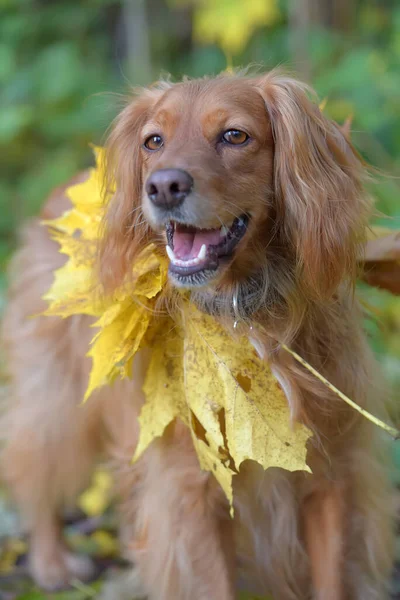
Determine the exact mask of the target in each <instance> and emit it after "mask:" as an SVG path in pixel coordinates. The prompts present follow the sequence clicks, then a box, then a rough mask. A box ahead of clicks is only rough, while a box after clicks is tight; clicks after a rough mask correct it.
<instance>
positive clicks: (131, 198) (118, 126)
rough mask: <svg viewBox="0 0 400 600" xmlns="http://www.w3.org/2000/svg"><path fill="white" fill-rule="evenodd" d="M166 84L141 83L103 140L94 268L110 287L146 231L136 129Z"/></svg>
mask: <svg viewBox="0 0 400 600" xmlns="http://www.w3.org/2000/svg"><path fill="white" fill-rule="evenodd" d="M168 87H170V84H168V83H162V84H159V85H156V86H154V87H152V88H148V89H143V90H141V91H140V92H139V93H136V94H135V96H134V97H131V98H129V99H128V101H127V105H126V107H125V108H124V109H123V110H122V112H121V113H120V114H119V115H118V116H117V118H116V119H115V121H114V123H113V125H112V128H111V132H110V135H109V137H108V140H107V144H106V159H105V170H106V173H105V182H104V194H105V195H106V196H111V199H110V200H109V203H108V206H107V210H106V213H105V217H104V222H103V232H102V237H101V239H100V242H99V253H98V254H99V274H100V281H101V283H102V286H103V288H104V289H105V290H106V291H108V292H110V291H112V290H113V289H114V288H116V287H117V286H118V285H120V284H121V283H122V281H123V280H124V279H125V277H126V275H127V273H128V272H129V269H130V268H131V267H132V264H133V262H134V259H135V256H137V254H138V252H140V250H141V249H142V247H143V245H144V244H145V243H146V240H147V239H148V236H149V228H148V226H147V224H146V223H145V221H144V219H143V215H142V211H141V200H142V187H143V181H142V179H143V168H142V167H143V165H142V152H141V145H142V140H141V138H140V136H141V131H142V128H143V126H144V124H145V123H146V121H147V120H148V118H149V114H150V111H151V110H152V109H153V108H154V106H155V104H156V103H157V102H158V101H159V100H160V99H161V97H162V96H163V94H164V93H165V90H166V89H167V88H168Z"/></svg>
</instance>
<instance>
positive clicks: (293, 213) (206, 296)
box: [1, 71, 395, 600]
mask: <svg viewBox="0 0 400 600" xmlns="http://www.w3.org/2000/svg"><path fill="white" fill-rule="evenodd" d="M106 147H107V160H106V163H107V173H108V175H107V181H106V183H105V187H106V188H107V186H108V188H109V187H110V185H111V184H110V182H113V185H114V186H115V189H114V192H113V195H112V198H111V199H110V201H109V203H108V205H107V209H106V214H105V217H104V227H103V234H102V237H101V239H100V240H99V247H98V256H99V268H98V273H99V278H100V281H101V284H102V286H103V288H104V291H105V293H112V291H113V290H115V289H116V287H118V286H119V285H120V284H121V283H122V282H123V281H125V279H126V277H127V275H128V273H129V272H130V270H131V268H132V265H133V264H134V263H135V260H136V258H137V256H138V254H139V253H140V252H141V250H142V249H143V248H144V246H145V245H146V244H148V243H149V242H154V243H155V244H156V245H157V246H158V247H159V248H160V252H163V253H165V252H167V253H168V257H169V274H168V277H169V289H170V290H171V298H172V297H173V290H174V288H184V289H187V290H189V292H190V298H191V301H192V302H194V303H195V304H196V306H197V307H199V308H200V309H201V310H202V311H204V312H206V313H208V314H211V315H213V316H214V317H215V318H216V319H217V320H220V321H221V322H222V323H226V322H227V321H230V322H231V321H233V320H234V319H238V318H239V319H241V320H242V321H243V322H245V323H247V324H249V325H250V326H251V325H252V324H253V325H256V326H261V327H262V328H263V330H264V331H266V332H267V334H268V335H266V336H265V340H264V342H263V347H262V348H261V350H260V349H258V350H260V351H261V353H262V355H263V356H264V357H265V360H266V361H267V362H268V363H269V365H270V366H271V369H272V370H273V372H274V374H275V376H276V378H277V379H278V381H279V383H280V385H281V387H282V388H283V390H284V392H285V394H286V397H287V402H288V406H289V408H290V415H291V419H292V421H293V423H295V422H300V423H303V424H304V425H306V426H307V427H308V428H309V429H310V430H311V432H312V439H311V443H310V444H309V447H308V459H307V460H308V464H309V466H310V468H311V470H312V474H308V473H306V472H295V473H289V472H286V471H284V470H282V469H278V468H271V469H268V470H267V471H263V469H262V468H261V467H260V466H259V465H257V464H255V463H251V462H247V463H244V464H243V465H242V468H241V469H240V473H239V474H238V475H237V476H235V484H234V485H235V500H234V502H235V518H234V519H233V520H232V519H231V518H230V516H229V507H228V503H227V501H226V498H225V496H224V494H223V493H222V490H221V489H220V487H219V485H218V484H217V483H216V481H215V479H214V478H213V476H212V475H211V474H210V473H206V472H203V471H201V469H200V467H199V464H198V460H197V456H196V453H195V451H194V449H193V445H192V440H191V437H190V433H189V432H188V430H187V429H186V427H185V426H183V425H182V424H180V423H179V422H177V423H175V424H174V425H173V426H171V427H169V428H168V429H167V431H166V432H165V434H164V436H163V437H162V438H159V439H157V440H155V441H154V442H153V443H152V445H151V446H150V447H149V448H148V450H147V451H146V452H145V453H144V455H143V456H142V457H141V458H140V459H139V461H138V462H137V463H136V464H135V465H132V464H131V458H132V456H133V454H134V451H135V446H136V443H137V439H138V433H139V424H138V415H139V412H140V408H141V406H142V404H143V402H144V398H143V392H142V385H143V376H144V375H143V374H144V372H145V365H146V361H147V360H148V358H147V357H146V356H145V355H144V353H142V354H140V355H139V356H138V358H137V360H136V361H135V362H134V364H133V373H132V380H122V381H117V382H116V383H115V385H114V386H113V388H112V389H110V388H107V387H104V388H101V389H100V390H98V391H97V392H95V394H94V397H93V398H92V399H91V400H90V401H89V402H87V403H86V404H85V405H84V406H79V404H80V401H81V399H82V397H83V395H84V392H85V388H86V385H87V381H88V374H89V371H90V360H89V358H87V356H86V353H87V350H88V346H89V342H90V339H91V337H92V332H93V329H92V330H91V329H90V325H92V319H91V318H90V317H87V316H83V315H82V316H73V317H69V318H67V319H61V318H58V317H48V316H38V317H36V318H29V317H30V316H31V315H32V314H36V315H37V314H40V313H41V311H43V310H45V308H46V303H45V302H44V301H43V300H42V297H43V295H44V294H45V292H46V291H47V290H48V289H49V287H50V285H51V283H52V280H53V274H54V271H55V270H56V269H58V268H59V267H60V266H61V265H62V264H63V263H64V262H65V257H63V256H62V255H61V254H60V253H59V249H58V246H57V244H56V243H55V242H54V241H52V240H51V239H50V237H49V232H48V229H47V227H46V226H44V225H43V224H41V221H40V220H39V219H36V220H33V221H32V222H31V223H30V224H29V225H28V226H27V227H26V228H25V230H24V232H23V236H22V242H21V247H20V249H19V250H18V252H17V253H16V256H15V258H14V260H13V262H12V265H11V278H12V282H11V287H10V297H9V303H8V307H7V310H6V314H5V318H4V326H3V333H4V341H5V346H6V352H7V361H8V370H9V374H10V390H11V394H10V402H9V403H8V404H9V405H8V408H7V411H6V414H5V416H4V419H3V429H4V435H5V438H6V439H5V444H4V449H3V452H2V457H1V465H2V473H3V476H4V478H5V480H6V482H7V483H8V486H9V488H10V490H11V492H12V494H13V497H14V498H15V501H16V503H17V506H18V508H19V510H20V513H21V515H22V517H23V519H24V522H25V525H26V527H27V529H28V531H29V533H30V568H31V572H32V575H33V577H34V579H35V581H36V582H37V583H38V584H39V585H40V586H42V587H43V588H45V589H48V590H54V589H58V588H60V587H63V586H65V585H66V584H67V583H68V581H70V580H71V578H76V577H78V578H80V579H83V580H85V579H87V578H89V577H90V576H91V574H92V565H91V564H90V562H89V561H88V559H87V558H82V557H79V556H76V555H73V554H71V553H70V551H69V550H68V548H67V547H66V545H65V542H64V541H63V539H62V527H61V515H62V510H63V507H65V506H68V505H70V504H71V503H72V504H73V502H74V500H75V499H76V497H77V495H78V494H79V493H80V492H81V490H82V489H84V487H85V485H87V482H88V478H89V476H90V474H91V472H92V469H93V466H94V464H95V463H96V461H97V460H99V459H104V458H107V459H108V460H109V461H110V464H111V465H112V468H113V472H114V477H115V489H116V493H117V495H118V497H119V498H120V519H121V545H122V548H123V552H124V555H125V556H126V557H127V558H128V559H129V560H130V561H132V563H134V564H135V566H136V569H137V573H138V575H139V577H140V581H141V586H142V589H143V593H144V595H145V596H146V597H148V598H150V599H151V600H172V599H173V600H188V599H189V598H190V599H191V600H233V599H234V598H235V597H236V593H237V588H238V586H240V585H245V586H247V588H248V589H249V588H250V589H253V590H254V591H255V592H257V593H262V594H265V593H270V594H272V597H273V598H274V599H275V600H299V599H301V600H308V599H311V598H312V599H314V600H350V599H351V600H383V599H384V598H385V597H388V596H387V595H388V593H389V591H388V589H389V580H390V574H391V569H392V564H393V556H394V550H393V548H394V533H395V528H394V496H393V490H392V488H391V484H390V482H389V478H388V476H387V466H386V463H385V457H386V450H385V445H384V441H382V439H381V436H380V432H379V430H378V429H377V428H376V427H375V426H374V425H372V424H371V423H370V422H368V421H367V420H366V419H364V418H363V417H362V416H361V415H359V414H358V413H357V412H355V411H354V410H353V409H352V408H350V407H349V406H348V405H347V404H345V403H344V402H343V401H342V400H341V399H339V398H338V397H337V396H336V395H335V394H334V393H333V392H331V390H330V389H328V388H327V387H326V386H325V385H323V384H322V383H321V382H319V381H318V380H317V379H316V378H315V377H314V376H313V375H311V374H310V373H309V372H307V371H306V370H305V369H304V368H303V367H302V366H301V365H299V364H298V363H297V362H296V361H295V360H294V359H293V358H292V356H291V355H290V354H288V353H287V352H286V351H285V349H284V348H283V347H282V344H287V345H288V346H290V348H292V349H293V350H295V351H296V352H298V353H299V354H300V355H301V356H302V357H303V358H304V359H305V360H307V361H308V362H309V363H311V364H312V365H313V366H314V367H315V369H317V370H318V371H319V372H320V373H322V374H323V375H324V376H325V377H326V378H327V379H328V380H329V381H330V382H331V383H333V384H334V385H335V386H336V387H338V388H339V389H340V390H341V391H342V392H344V393H345V394H346V395H348V396H349V397H350V398H352V399H353V400H355V401H356V402H357V403H358V404H359V405H360V406H362V407H364V408H366V409H368V410H370V411H371V412H373V413H374V414H381V415H382V414H384V412H383V411H384V402H383V392H382V388H381V384H380V382H379V376H378V374H377V369H376V366H375V364H374V360H373V358H372V356H371V353H370V351H369V349H368V346H367V343H366V339H365V336H364V334H363V331H362V323H361V312H360V310H359V307H358V305H357V301H356V299H355V296H354V284H355V280H356V277H357V256H358V255H359V252H360V249H361V248H362V246H363V244H364V241H365V231H366V227H367V222H368V218H369V215H370V210H371V202H370V199H369V197H368V194H367V193H366V190H365V182H366V180H367V177H368V174H367V170H366V167H365V164H364V163H363V161H362V160H361V158H360V157H359V155H358V154H357V152H356V151H355V150H354V149H353V147H352V146H351V144H350V142H349V141H348V139H347V136H346V135H344V134H343V132H342V131H341V130H340V128H339V127H338V126H337V125H336V124H335V123H334V122H332V121H331V120H329V119H328V118H327V117H326V116H324V115H323V114H322V112H321V111H320V109H319V107H318V105H317V104H316V103H315V99H314V98H313V95H312V92H311V90H309V89H308V87H307V86H306V85H304V84H302V83H299V82H298V81H296V80H295V79H293V78H291V77H289V76H287V75H285V74H283V73H281V72H280V71H271V72H269V73H267V74H263V75H262V74H256V75H251V74H249V73H248V74H240V73H236V74H227V73H225V74H222V75H219V76H217V77H214V78H204V79H195V80H190V79H185V80H183V81H182V82H179V83H171V82H161V83H159V84H155V85H154V86H151V87H149V88H147V89H143V90H141V91H140V92H139V93H138V94H136V95H135V96H134V97H133V96H131V97H130V98H129V99H128V102H127V104H126V106H125V107H124V109H123V110H122V112H121V113H120V114H119V116H118V117H117V118H116V120H115V123H114V125H113V127H112V130H111V133H110V135H109V139H108V142H107V146H106ZM84 178H85V174H81V175H78V176H77V178H76V179H75V180H74V182H76V181H82V180H83V179H84ZM107 182H108V183H107ZM68 185H71V182H69V184H68ZM67 187H68V186H65V187H64V188H60V189H59V190H58V191H57V192H55V193H54V194H53V195H52V196H51V197H50V199H49V200H48V202H47V203H46V205H45V206H44V209H43V211H42V215H41V219H49V218H54V217H57V216H59V215H60V214H62V212H63V211H65V210H66V209H68V208H69V200H68V198H67V197H66V196H65V189H66V188H67ZM165 246H167V248H165ZM274 340H278V341H279V343H278V344H277V343H276V341H274ZM132 593H133V592H132Z"/></svg>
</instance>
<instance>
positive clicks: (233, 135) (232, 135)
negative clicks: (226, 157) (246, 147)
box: [222, 129, 249, 146]
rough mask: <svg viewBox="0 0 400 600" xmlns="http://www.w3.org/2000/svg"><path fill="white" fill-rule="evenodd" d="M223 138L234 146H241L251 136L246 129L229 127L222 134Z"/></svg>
mask: <svg viewBox="0 0 400 600" xmlns="http://www.w3.org/2000/svg"><path fill="white" fill-rule="evenodd" d="M222 139H223V141H224V142H226V143H227V144H232V145H233V146H240V145H241V144H244V143H245V142H247V140H248V139H249V136H248V135H247V133H245V132H244V131H240V129H228V131H225V133H224V134H223V135H222Z"/></svg>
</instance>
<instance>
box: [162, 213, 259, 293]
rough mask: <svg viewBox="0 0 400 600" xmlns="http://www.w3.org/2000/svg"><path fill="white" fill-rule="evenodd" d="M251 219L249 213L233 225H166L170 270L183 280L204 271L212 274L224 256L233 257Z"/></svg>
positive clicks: (172, 223)
mask: <svg viewBox="0 0 400 600" xmlns="http://www.w3.org/2000/svg"><path fill="white" fill-rule="evenodd" d="M248 221H249V218H248V216H247V215H242V216H241V217H239V218H235V219H234V221H233V222H232V224H231V226H230V227H226V226H222V227H220V228H218V229H198V228H196V227H194V226H191V225H183V224H181V223H176V222H173V221H170V222H169V223H168V225H167V227H166V233H167V241H168V245H167V254H168V257H169V259H170V266H169V271H170V273H171V274H173V275H175V276H177V278H178V279H179V280H180V281H181V283H184V279H185V278H187V279H188V280H190V279H191V277H192V276H194V275H196V274H200V273H201V272H204V273H205V272H208V273H209V274H210V275H212V272H215V271H216V270H217V269H218V266H219V264H220V261H221V260H222V259H224V258H229V257H231V256H232V254H233V252H234V250H235V248H236V246H237V245H238V243H239V242H240V240H241V239H242V238H243V236H244V235H245V233H246V230H247V225H248ZM193 283H195V281H194V280H193ZM198 283H200V280H199V281H198Z"/></svg>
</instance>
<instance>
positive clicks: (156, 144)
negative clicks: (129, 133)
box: [143, 135, 164, 150]
mask: <svg viewBox="0 0 400 600" xmlns="http://www.w3.org/2000/svg"><path fill="white" fill-rule="evenodd" d="M163 144H164V140H163V139H162V137H161V135H150V136H149V137H148V138H147V139H146V140H145V142H144V144H143V145H144V147H145V148H147V150H159V149H160V148H161V146H163Z"/></svg>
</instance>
